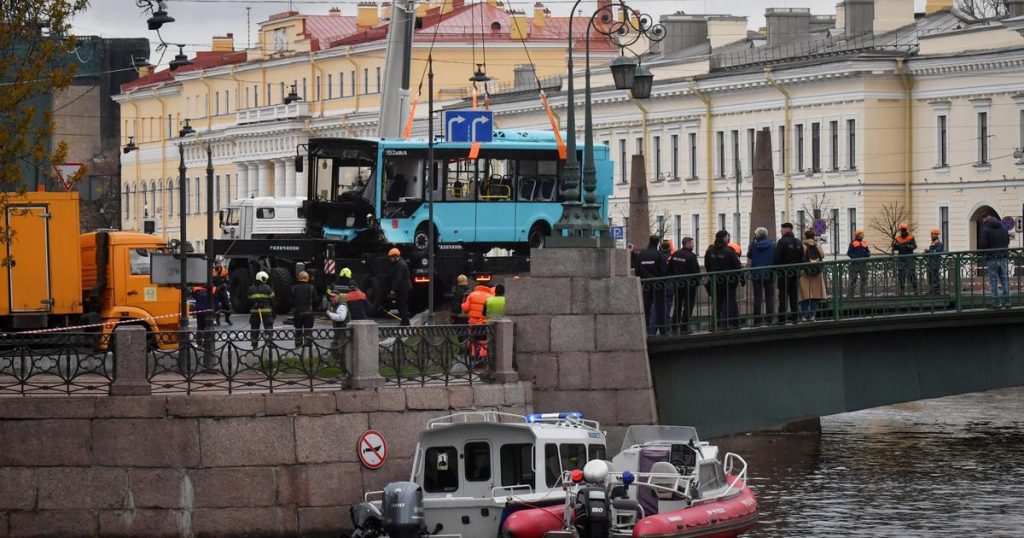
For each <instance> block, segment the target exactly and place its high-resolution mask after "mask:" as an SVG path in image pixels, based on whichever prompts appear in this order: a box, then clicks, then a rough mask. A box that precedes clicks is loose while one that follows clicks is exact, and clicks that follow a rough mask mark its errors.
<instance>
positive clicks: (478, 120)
mask: <svg viewBox="0 0 1024 538" xmlns="http://www.w3.org/2000/svg"><path fill="white" fill-rule="evenodd" d="M444 134H445V140H447V141H448V142H490V141H491V140H492V138H493V137H494V116H493V114H491V112H490V111H488V110H446V111H445V112H444Z"/></svg>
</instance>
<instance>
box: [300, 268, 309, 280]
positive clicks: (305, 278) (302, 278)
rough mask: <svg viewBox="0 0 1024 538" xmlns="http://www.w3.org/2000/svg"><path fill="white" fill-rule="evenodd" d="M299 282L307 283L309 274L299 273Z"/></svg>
mask: <svg viewBox="0 0 1024 538" xmlns="http://www.w3.org/2000/svg"><path fill="white" fill-rule="evenodd" d="M298 278H299V282H309V273H307V272H305V271H302V272H300V273H299V277H298Z"/></svg>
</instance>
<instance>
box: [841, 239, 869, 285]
mask: <svg viewBox="0 0 1024 538" xmlns="http://www.w3.org/2000/svg"><path fill="white" fill-rule="evenodd" d="M846 255H847V257H849V258H850V288H849V296H850V297H853V296H854V288H855V287H856V286H857V281H858V280H859V281H860V295H861V297H864V296H865V295H867V294H866V293H865V288H866V287H867V283H868V263H867V259H868V258H870V257H871V249H870V248H868V242H867V241H865V240H864V230H854V231H853V241H851V242H850V246H849V247H847V248H846Z"/></svg>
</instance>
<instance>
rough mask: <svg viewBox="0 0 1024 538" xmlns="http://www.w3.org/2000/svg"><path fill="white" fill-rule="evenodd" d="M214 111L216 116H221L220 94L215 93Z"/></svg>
mask: <svg viewBox="0 0 1024 538" xmlns="http://www.w3.org/2000/svg"><path fill="white" fill-rule="evenodd" d="M213 110H214V115H215V116H220V92H214V93H213Z"/></svg>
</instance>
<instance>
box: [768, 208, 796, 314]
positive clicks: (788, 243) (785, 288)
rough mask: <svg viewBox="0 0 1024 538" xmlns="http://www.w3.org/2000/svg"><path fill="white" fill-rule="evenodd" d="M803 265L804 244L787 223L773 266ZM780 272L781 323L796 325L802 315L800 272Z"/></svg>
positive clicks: (789, 270)
mask: <svg viewBox="0 0 1024 538" xmlns="http://www.w3.org/2000/svg"><path fill="white" fill-rule="evenodd" d="M801 263H804V244H803V243H802V242H801V241H800V240H799V239H797V238H796V236H795V235H793V225H792V224H790V223H788V222H786V223H784V224H783V225H782V237H780V238H779V241H778V243H776V245H775V259H774V260H773V263H772V265H797V264H801ZM778 271H779V276H778V280H777V284H778V288H779V323H780V324H781V323H786V322H790V323H796V319H797V316H799V315H800V297H799V290H800V287H799V285H798V283H799V280H800V278H799V277H800V274H799V271H797V270H796V269H779V270H778ZM787 310H788V313H787Z"/></svg>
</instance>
